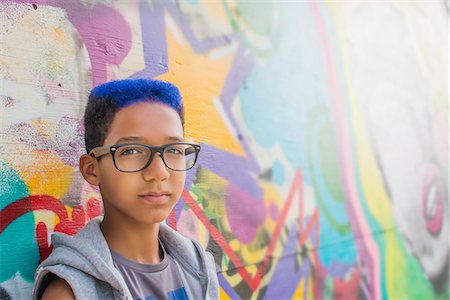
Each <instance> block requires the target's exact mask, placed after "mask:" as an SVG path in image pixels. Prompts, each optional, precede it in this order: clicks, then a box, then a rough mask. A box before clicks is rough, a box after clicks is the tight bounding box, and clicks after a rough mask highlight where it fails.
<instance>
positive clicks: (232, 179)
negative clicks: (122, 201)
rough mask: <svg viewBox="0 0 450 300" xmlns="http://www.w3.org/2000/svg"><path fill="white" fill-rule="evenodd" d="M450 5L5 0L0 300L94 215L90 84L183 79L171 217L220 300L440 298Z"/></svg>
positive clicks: (445, 265) (27, 283) (445, 293)
mask: <svg viewBox="0 0 450 300" xmlns="http://www.w3.org/2000/svg"><path fill="white" fill-rule="evenodd" d="M447 7H448V1H447V2H446V1H442V2H437V1H430V2H414V3H413V2H410V3H408V2H401V3H400V2H396V1H392V2H390V1H384V2H380V3H377V2H373V1H368V2H362V1H361V2H339V3H338V2H333V1H329V2H326V1H325V2H324V1H316V0H311V1H299V2H295V1H294V2H291V1H283V2H278V1H263V2H255V1H241V0H234V1H201V0H199V1H197V0H184V1H175V2H173V1H144V0H142V1H138V0H135V1H96V0H87V1H86V0H84V1H81V0H80V1H63V0H41V1H28V0H14V1H13V0H11V1H2V3H0V10H1V12H2V14H1V15H2V27H1V28H0V41H1V45H2V47H1V53H0V76H1V85H0V91H1V93H0V94H1V97H2V106H1V111H2V114H1V120H2V122H1V131H0V132H1V144H0V168H1V172H0V178H1V181H0V184H1V185H0V266H1V268H0V298H1V299H27V298H29V297H30V292H31V287H32V285H33V275H34V271H35V269H36V267H37V265H38V263H39V262H40V261H42V260H43V259H44V258H45V257H47V256H48V254H49V253H50V251H51V249H52V248H51V245H50V243H49V241H50V238H49V237H50V235H51V233H52V232H64V233H67V234H71V235H72V234H75V233H76V232H77V231H78V230H79V229H80V228H81V227H82V226H83V225H84V224H85V223H86V222H88V221H89V220H90V219H92V218H93V217H95V216H97V215H99V214H101V198H100V195H99V193H98V190H96V189H95V188H94V187H92V186H89V185H88V184H87V183H85V182H84V180H83V179H82V177H81V176H80V174H79V171H78V169H77V163H78V158H79V156H80V154H81V153H83V147H84V145H83V127H82V116H83V111H84V107H85V104H86V96H87V94H88V91H89V90H90V88H91V87H92V86H95V85H96V84H99V83H102V82H105V81H107V80H113V79H120V78H127V77H151V78H159V79H163V80H168V81H171V82H173V83H175V84H176V85H177V86H179V88H180V91H181V93H182V95H183V97H184V100H185V106H186V135H187V138H191V139H194V140H196V141H198V142H200V143H201V144H202V153H201V156H200V159H199V162H198V164H197V165H196V166H195V168H194V169H192V170H191V171H190V173H189V174H188V176H187V180H186V187H185V190H184V192H183V194H182V197H181V199H180V201H179V202H178V203H177V205H176V207H175V209H174V211H173V212H172V214H171V215H170V216H169V218H168V220H167V222H168V224H169V225H170V226H172V227H174V228H177V230H178V231H180V232H182V233H183V234H185V235H187V236H190V237H193V238H195V239H197V240H199V241H200V242H201V243H202V244H203V245H204V246H205V247H207V249H208V251H210V252H211V253H213V255H214V257H215V261H216V264H217V267H218V276H219V282H220V286H221V289H220V294H221V298H222V299H262V298H264V299H448V298H449V249H450V245H449V238H448V237H449V235H450V234H449V220H450V218H449V209H448V174H449V170H448V153H449V148H448V143H447V141H448V128H447V124H448V121H449V120H448V109H449V108H448V103H447V102H446V99H447V98H446V96H447V89H448V86H447V85H448V73H447V70H446V69H445V66H447V65H448V51H449V49H448V44H447V40H448V36H447V30H446V28H447V27H446V24H447V22H448V9H447Z"/></svg>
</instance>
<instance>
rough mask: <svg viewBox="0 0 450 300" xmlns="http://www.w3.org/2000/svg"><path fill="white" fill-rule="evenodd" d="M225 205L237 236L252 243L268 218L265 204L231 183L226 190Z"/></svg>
mask: <svg viewBox="0 0 450 300" xmlns="http://www.w3.org/2000/svg"><path fill="white" fill-rule="evenodd" d="M225 206H226V210H227V216H228V222H229V223H230V227H231V230H232V232H233V234H234V235H235V237H236V238H237V239H238V240H239V241H241V242H242V243H250V242H251V241H252V240H253V239H254V238H255V236H256V231H257V230H258V228H259V226H260V225H261V224H262V223H263V222H264V220H265V218H266V208H265V205H263V203H262V201H261V200H258V199H256V198H253V197H252V196H251V195H250V194H248V193H246V192H245V191H243V190H241V189H240V188H239V187H237V186H234V185H230V186H229V187H228V190H227V192H226V198H225Z"/></svg>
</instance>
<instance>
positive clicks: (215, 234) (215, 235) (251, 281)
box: [182, 172, 319, 296]
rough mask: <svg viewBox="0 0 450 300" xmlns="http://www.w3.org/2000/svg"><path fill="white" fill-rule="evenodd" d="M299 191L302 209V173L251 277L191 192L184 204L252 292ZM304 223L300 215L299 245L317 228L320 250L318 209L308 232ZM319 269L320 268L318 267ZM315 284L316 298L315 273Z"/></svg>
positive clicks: (266, 265)
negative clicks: (261, 261)
mask: <svg viewBox="0 0 450 300" xmlns="http://www.w3.org/2000/svg"><path fill="white" fill-rule="evenodd" d="M297 189H298V190H299V199H298V200H299V205H300V207H303V180H302V177H301V174H300V172H297V173H296V174H295V177H294V181H293V183H292V185H291V188H290V191H289V195H288V197H287V200H286V201H285V204H284V207H283V209H282V212H281V215H280V218H279V219H278V221H277V224H276V226H275V230H274V231H273V233H272V236H271V238H270V242H269V245H268V247H267V250H266V252H265V254H264V258H263V263H261V264H260V266H259V268H258V271H257V272H256V274H255V276H253V277H251V274H250V273H249V272H248V271H247V269H246V268H243V267H242V266H244V264H243V262H242V261H241V260H240V258H239V257H238V256H237V255H236V253H234V251H233V249H231V247H230V245H229V244H228V242H227V241H226V239H225V238H224V236H223V235H222V234H221V233H220V231H219V230H218V229H217V228H216V227H215V226H214V225H213V224H211V223H210V222H209V220H208V218H207V217H206V215H205V213H204V212H203V210H202V208H201V207H200V206H199V205H198V204H197V203H196V202H195V200H194V199H193V198H192V196H191V195H190V194H189V191H187V190H184V191H183V195H182V197H183V200H184V202H185V203H186V204H187V205H188V206H189V208H190V209H191V210H192V211H193V212H194V214H195V215H196V216H197V217H198V218H199V220H200V221H201V222H202V223H203V225H204V226H205V227H206V229H207V230H208V232H209V234H210V235H211V238H212V239H214V241H215V242H216V243H217V244H218V245H219V247H220V248H221V249H222V251H223V252H224V253H225V254H226V255H227V256H228V258H229V259H230V260H231V262H232V263H233V265H234V266H235V267H236V268H237V272H238V273H239V274H240V275H241V277H242V279H243V280H244V281H246V282H247V284H248V286H249V287H250V289H251V290H252V291H255V290H256V289H258V287H259V286H260V284H261V281H262V278H263V276H264V274H265V272H266V269H267V267H268V264H267V262H268V261H269V259H270V257H271V256H272V254H273V251H274V250H275V246H276V244H277V243H278V241H279V239H280V233H281V230H282V228H283V225H284V224H285V222H286V218H287V214H288V212H289V209H290V208H291V206H292V203H293V200H294V196H295V192H296V191H297ZM302 223H303V215H300V219H299V228H300V237H299V243H300V246H302V245H303V244H304V243H305V242H306V239H307V237H308V236H309V234H310V232H311V230H312V229H313V228H314V226H315V227H316V229H317V230H316V231H315V236H316V243H317V245H316V248H318V243H319V214H318V211H317V209H316V210H315V211H314V213H313V216H312V218H310V220H309V222H308V224H306V230H305V231H302V230H301V229H302V225H301V224H302ZM312 263H313V264H316V265H317V264H318V263H319V259H318V255H317V251H314V261H312ZM317 267H319V266H318V265H317ZM314 274H315V275H314V277H315V282H314V296H315V295H317V293H318V272H314Z"/></svg>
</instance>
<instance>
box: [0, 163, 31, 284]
mask: <svg viewBox="0 0 450 300" xmlns="http://www.w3.org/2000/svg"><path fill="white" fill-rule="evenodd" d="M0 186H1V189H0V209H3V208H4V207H6V206H7V205H9V204H10V203H13V202H14V201H16V200H18V199H20V198H22V197H25V196H28V195H29V191H28V188H27V186H26V185H25V183H24V182H23V180H22V179H21V178H20V176H19V174H18V173H17V172H16V171H15V170H13V169H12V168H10V167H9V166H8V165H7V164H6V163H4V162H3V161H0ZM34 229H35V221H34V215H33V213H27V214H24V215H22V216H21V217H19V218H17V219H16V220H14V221H13V222H12V223H10V224H9V226H8V227H6V229H5V230H4V231H3V232H2V234H0V266H1V268H0V282H4V281H6V280H8V279H10V278H12V277H13V276H14V275H15V274H16V273H19V274H20V275H21V276H22V278H23V279H24V280H26V281H29V282H33V280H34V272H35V270H36V267H37V264H38V262H39V251H38V247H37V243H36V239H35V235H34Z"/></svg>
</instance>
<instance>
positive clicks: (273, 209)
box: [269, 203, 280, 222]
mask: <svg viewBox="0 0 450 300" xmlns="http://www.w3.org/2000/svg"><path fill="white" fill-rule="evenodd" d="M269 215H270V218H272V220H274V221H275V222H276V221H277V220H278V217H279V216H280V210H279V209H278V207H277V206H276V205H275V203H270V206H269Z"/></svg>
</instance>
